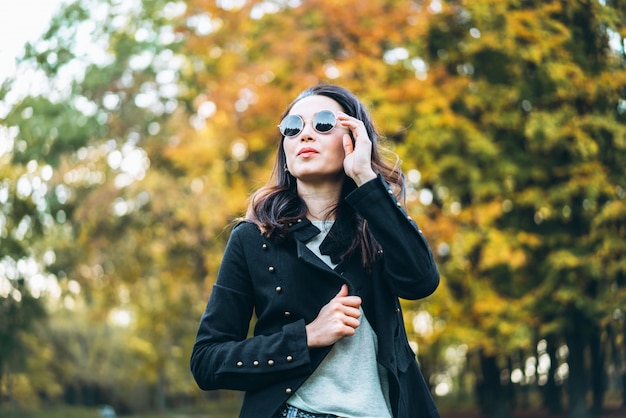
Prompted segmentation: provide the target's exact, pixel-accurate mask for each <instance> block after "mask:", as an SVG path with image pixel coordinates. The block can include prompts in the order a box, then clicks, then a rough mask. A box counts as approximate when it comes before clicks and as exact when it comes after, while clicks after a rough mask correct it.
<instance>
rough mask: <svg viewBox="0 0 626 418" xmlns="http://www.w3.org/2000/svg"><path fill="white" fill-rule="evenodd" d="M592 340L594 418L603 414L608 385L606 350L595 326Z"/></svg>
mask: <svg viewBox="0 0 626 418" xmlns="http://www.w3.org/2000/svg"><path fill="white" fill-rule="evenodd" d="M591 334H592V335H591V338H590V339H589V349H590V354H591V390H592V393H593V404H592V406H591V413H592V414H593V415H594V416H598V415H600V414H602V409H603V400H604V391H605V388H606V385H605V384H604V383H605V381H606V379H605V378H606V375H605V364H604V358H605V357H604V350H603V347H602V340H601V335H600V328H599V327H597V326H595V325H594V326H593V328H592V330H591Z"/></svg>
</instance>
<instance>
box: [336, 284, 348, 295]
mask: <svg viewBox="0 0 626 418" xmlns="http://www.w3.org/2000/svg"><path fill="white" fill-rule="evenodd" d="M344 296H348V285H345V284H344V285H341V289H339V293H337V295H336V296H335V298H341V297H344Z"/></svg>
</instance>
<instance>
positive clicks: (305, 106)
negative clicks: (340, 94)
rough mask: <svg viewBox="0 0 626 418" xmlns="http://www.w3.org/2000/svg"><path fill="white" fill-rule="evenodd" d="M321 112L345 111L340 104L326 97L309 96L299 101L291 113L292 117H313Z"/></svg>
mask: <svg viewBox="0 0 626 418" xmlns="http://www.w3.org/2000/svg"><path fill="white" fill-rule="evenodd" d="M321 110H332V111H333V112H336V111H343V109H342V108H341V106H340V105H339V103H337V102H336V101H334V100H333V99H331V98H330V97H326V96H308V97H305V98H304V99H301V100H299V101H298V102H296V104H294V105H293V107H292V108H291V110H290V111H289V114H290V115H301V116H312V115H314V114H316V113H317V112H319V111H321Z"/></svg>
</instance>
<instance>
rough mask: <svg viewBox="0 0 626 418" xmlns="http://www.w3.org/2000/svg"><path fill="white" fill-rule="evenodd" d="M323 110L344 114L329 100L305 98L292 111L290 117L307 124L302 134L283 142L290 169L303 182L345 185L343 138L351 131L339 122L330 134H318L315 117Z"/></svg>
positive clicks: (323, 97) (324, 97)
mask: <svg viewBox="0 0 626 418" xmlns="http://www.w3.org/2000/svg"><path fill="white" fill-rule="evenodd" d="M322 110H330V111H332V112H333V113H335V114H337V112H343V109H342V108H341V106H340V105H339V103H337V102H336V101H334V100H333V99H331V98H329V97H326V96H309V97H305V98H304V99H302V100H300V101H298V102H297V103H296V104H295V105H294V106H293V107H292V108H291V110H290V111H289V115H300V116H301V117H302V119H303V120H304V129H302V131H301V132H300V133H298V134H297V135H294V136H287V137H285V138H284V139H283V149H284V151H285V156H286V159H287V168H288V170H289V172H290V173H291V175H292V176H294V177H295V178H297V179H298V180H299V181H302V182H307V183H322V182H328V181H331V182H337V181H343V176H344V171H343V160H344V156H345V152H344V149H343V136H344V134H347V133H348V129H347V128H345V127H342V126H341V125H340V123H339V122H337V124H336V125H335V127H334V128H333V129H331V130H330V131H328V132H325V133H320V132H317V131H316V130H315V129H313V122H312V121H313V116H315V114H316V113H318V112H320V111H322Z"/></svg>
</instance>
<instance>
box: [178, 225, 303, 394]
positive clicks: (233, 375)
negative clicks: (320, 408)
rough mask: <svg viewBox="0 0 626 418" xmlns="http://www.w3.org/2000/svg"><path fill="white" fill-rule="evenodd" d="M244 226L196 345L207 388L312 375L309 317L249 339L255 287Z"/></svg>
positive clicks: (200, 380) (196, 369)
mask: <svg viewBox="0 0 626 418" xmlns="http://www.w3.org/2000/svg"><path fill="white" fill-rule="evenodd" d="M248 226H249V227H250V225H249V224H248ZM245 229H246V228H237V227H236V228H235V229H234V230H233V233H232V234H231V237H230V239H229V241H228V244H227V246H226V249H225V252H224V257H223V259H222V263H221V265H220V269H219V272H218V275H217V280H216V284H215V285H214V287H213V289H212V292H211V296H210V297H209V301H208V303H207V306H206V309H205V311H204V313H203V315H202V317H201V319H200V325H199V327H198V332H197V335H196V341H195V344H194V346H193V350H192V354H191V362H190V363H191V372H192V374H193V376H194V378H195V380H196V382H197V384H198V386H199V387H200V388H201V389H204V390H215V389H232V390H243V391H248V390H254V389H258V388H261V387H263V386H265V385H270V384H272V383H274V382H276V381H277V380H279V379H281V380H282V379H285V378H289V377H292V376H295V375H301V374H306V373H310V357H309V350H308V348H307V343H306V331H305V324H304V320H299V321H296V322H293V323H289V324H286V325H284V326H283V327H282V329H281V330H279V331H278V332H275V333H273V334H270V335H256V336H254V337H251V338H247V336H248V328H249V326H250V319H251V317H252V313H253V310H254V290H253V285H252V279H251V274H250V271H249V267H248V266H249V265H250V264H249V263H248V260H247V259H246V252H245V246H244V245H243V244H242V241H244V240H245V238H243V237H242V235H244V234H242V233H241V231H242V230H245Z"/></svg>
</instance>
